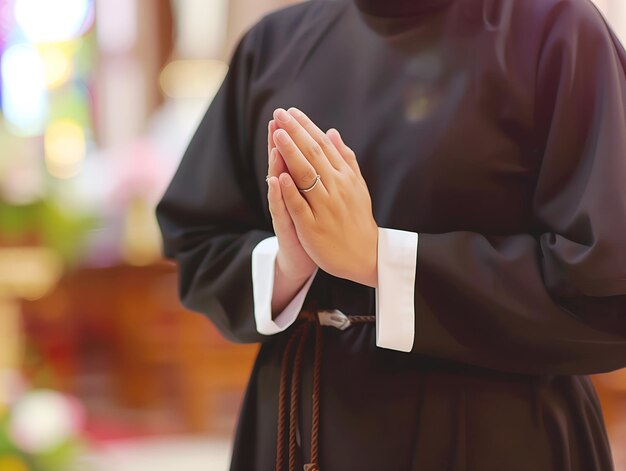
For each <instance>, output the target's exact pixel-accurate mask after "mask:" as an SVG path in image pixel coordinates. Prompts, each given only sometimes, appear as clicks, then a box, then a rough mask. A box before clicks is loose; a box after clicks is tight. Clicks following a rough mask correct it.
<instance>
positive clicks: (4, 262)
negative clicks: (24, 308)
mask: <svg viewBox="0 0 626 471" xmlns="http://www.w3.org/2000/svg"><path fill="white" fill-rule="evenodd" d="M62 270H63V266H62V261H61V259H60V256H59V254H57V253H56V252H54V251H53V250H52V249H49V248H46V247H6V248H0V301H1V300H2V299H6V298H21V299H29V300H34V299H39V298H41V297H42V296H44V295H46V294H47V293H48V292H49V291H50V289H52V287H53V286H54V285H55V283H56V282H57V281H58V279H59V277H60V276H61V273H62ZM2 307H6V306H2V305H1V304H0V308H2ZM0 312H1V309H0ZM4 314H6V313H4ZM6 318H8V316H6V315H4V316H2V319H3V320H4V321H5V322H6ZM0 332H4V330H0Z"/></svg>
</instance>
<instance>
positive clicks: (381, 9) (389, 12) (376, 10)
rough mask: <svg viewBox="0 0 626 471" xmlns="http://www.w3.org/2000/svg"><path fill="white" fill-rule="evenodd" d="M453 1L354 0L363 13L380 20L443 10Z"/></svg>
mask: <svg viewBox="0 0 626 471" xmlns="http://www.w3.org/2000/svg"><path fill="white" fill-rule="evenodd" d="M452 1H453V0H354V3H355V5H356V6H357V8H358V9H359V10H361V11H362V12H363V13H366V14H368V15H371V16H378V17H382V18H405V17H415V16H419V15H422V14H426V13H430V12H433V11H435V10H438V9H440V8H443V7H445V6H447V5H449V4H450V3H452Z"/></svg>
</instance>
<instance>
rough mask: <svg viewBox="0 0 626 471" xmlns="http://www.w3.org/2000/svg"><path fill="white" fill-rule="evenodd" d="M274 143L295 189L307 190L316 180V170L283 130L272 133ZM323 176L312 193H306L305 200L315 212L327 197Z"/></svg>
mask: <svg viewBox="0 0 626 471" xmlns="http://www.w3.org/2000/svg"><path fill="white" fill-rule="evenodd" d="M274 141H275V142H276V145H277V146H278V147H277V149H278V150H279V151H280V154H281V155H282V156H283V159H284V162H285V164H286V166H287V168H288V170H289V174H290V176H291V179H292V180H293V181H294V182H295V183H296V185H297V188H296V190H297V189H298V188H309V187H310V186H311V185H313V183H315V179H316V178H317V172H316V169H315V168H314V167H313V165H311V163H310V162H309V161H308V160H307V159H306V158H305V157H304V155H302V152H301V151H300V148H299V147H298V146H297V145H296V144H295V142H294V141H293V139H291V136H290V135H289V134H287V131H285V130H284V129H279V130H278V131H276V132H275V133H274ZM324 178H325V177H324V176H322V179H321V181H319V182H317V185H316V187H315V190H314V191H311V192H307V193H306V196H307V197H306V200H305V201H309V202H311V205H312V206H314V207H315V209H316V210H318V209H319V205H320V204H324V202H325V198H324V197H325V196H328V190H327V189H326V186H325V184H324V183H325V182H324Z"/></svg>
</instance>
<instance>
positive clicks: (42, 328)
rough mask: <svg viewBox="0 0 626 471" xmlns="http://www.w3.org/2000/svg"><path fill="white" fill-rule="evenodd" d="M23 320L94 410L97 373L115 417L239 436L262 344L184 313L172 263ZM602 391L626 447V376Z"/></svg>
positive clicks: (95, 271) (113, 277) (74, 277)
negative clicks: (159, 418) (174, 421)
mask: <svg viewBox="0 0 626 471" xmlns="http://www.w3.org/2000/svg"><path fill="white" fill-rule="evenodd" d="M23 311H24V326H25V329H26V336H27V339H28V342H29V344H30V345H31V346H36V347H37V348H38V349H39V350H40V351H41V352H42V355H43V358H44V359H45V361H44V363H46V364H47V365H48V366H51V367H52V369H53V370H54V371H55V375H54V377H56V378H58V380H57V383H58V384H59V385H60V386H61V387H63V388H67V389H69V390H71V391H75V392H76V393H78V394H79V396H83V397H85V398H86V400H87V401H88V400H89V397H88V396H89V394H91V393H93V391H86V392H85V391H84V388H83V389H81V386H80V384H82V383H81V378H83V377H85V376H86V375H87V376H88V375H93V374H94V373H99V374H101V375H103V376H104V377H105V378H106V379H107V381H105V382H103V383H104V384H106V385H108V387H109V389H106V390H102V391H98V392H99V393H100V394H102V395H104V396H106V397H108V398H110V399H111V400H112V401H111V402H112V404H111V406H112V409H111V414H112V415H113V416H114V414H115V411H116V410H117V409H115V408H113V406H115V407H119V408H121V410H131V411H155V410H161V411H169V412H173V413H175V414H176V415H177V417H179V418H180V421H181V422H180V423H181V426H180V429H179V431H187V432H189V431H191V432H207V431H217V432H223V433H230V432H232V429H233V427H234V425H235V419H236V414H237V412H238V407H239V404H240V401H241V397H242V394H243V391H244V388H245V385H246V383H247V379H248V375H249V372H250V368H251V366H252V362H253V359H254V357H255V355H256V353H257V351H258V345H256V344H248V345H242V344H233V343H230V342H228V341H226V340H225V339H224V338H223V337H222V336H221V335H220V334H219V333H218V332H217V331H216V329H215V327H214V326H213V325H212V324H211V323H210V322H209V321H208V320H207V319H206V318H205V317H204V316H202V315H199V314H196V313H192V312H189V311H186V310H185V309H184V308H182V307H181V306H180V303H179V300H178V295H177V278H176V269H175V266H174V265H173V264H172V263H171V262H165V261H163V262H159V263H156V264H153V265H149V266H143V267H133V266H115V267H108V268H82V269H80V270H77V271H75V272H74V273H70V274H68V275H66V276H65V277H64V278H63V279H62V280H61V281H60V282H59V284H58V286H57V288H56V289H55V290H54V291H53V292H51V293H50V294H48V295H47V296H44V297H43V298H41V299H39V300H37V301H31V302H25V303H24V309H23ZM594 382H595V384H596V385H597V388H598V392H599V395H600V397H601V400H602V402H603V407H604V412H605V417H606V422H607V426H608V428H609V432H610V434H611V436H612V438H613V440H614V441H615V443H625V442H626V440H625V439H624V438H623V437H618V434H621V433H622V432H620V430H623V428H624V424H626V369H625V370H622V371H618V372H614V373H610V374H606V375H598V376H596V377H594ZM87 405H88V409H89V402H87ZM618 440H619V442H618Z"/></svg>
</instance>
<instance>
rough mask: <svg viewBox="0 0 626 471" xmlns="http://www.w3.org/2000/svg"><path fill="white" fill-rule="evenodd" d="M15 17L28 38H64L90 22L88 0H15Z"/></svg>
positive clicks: (89, 2) (81, 29)
mask: <svg viewBox="0 0 626 471" xmlns="http://www.w3.org/2000/svg"><path fill="white" fill-rule="evenodd" d="M14 11H15V20H16V21H17V24H18V25H19V26H20V28H21V29H22V31H23V32H24V35H25V36H26V37H27V38H28V39H29V40H30V41H32V42H55V41H66V40H68V39H72V38H74V37H76V36H79V35H80V34H82V32H83V31H84V30H85V29H86V28H87V27H88V26H90V25H89V24H88V23H91V21H92V20H93V17H92V15H91V13H92V11H91V1H90V0H54V1H51V0H15V10H14Z"/></svg>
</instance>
